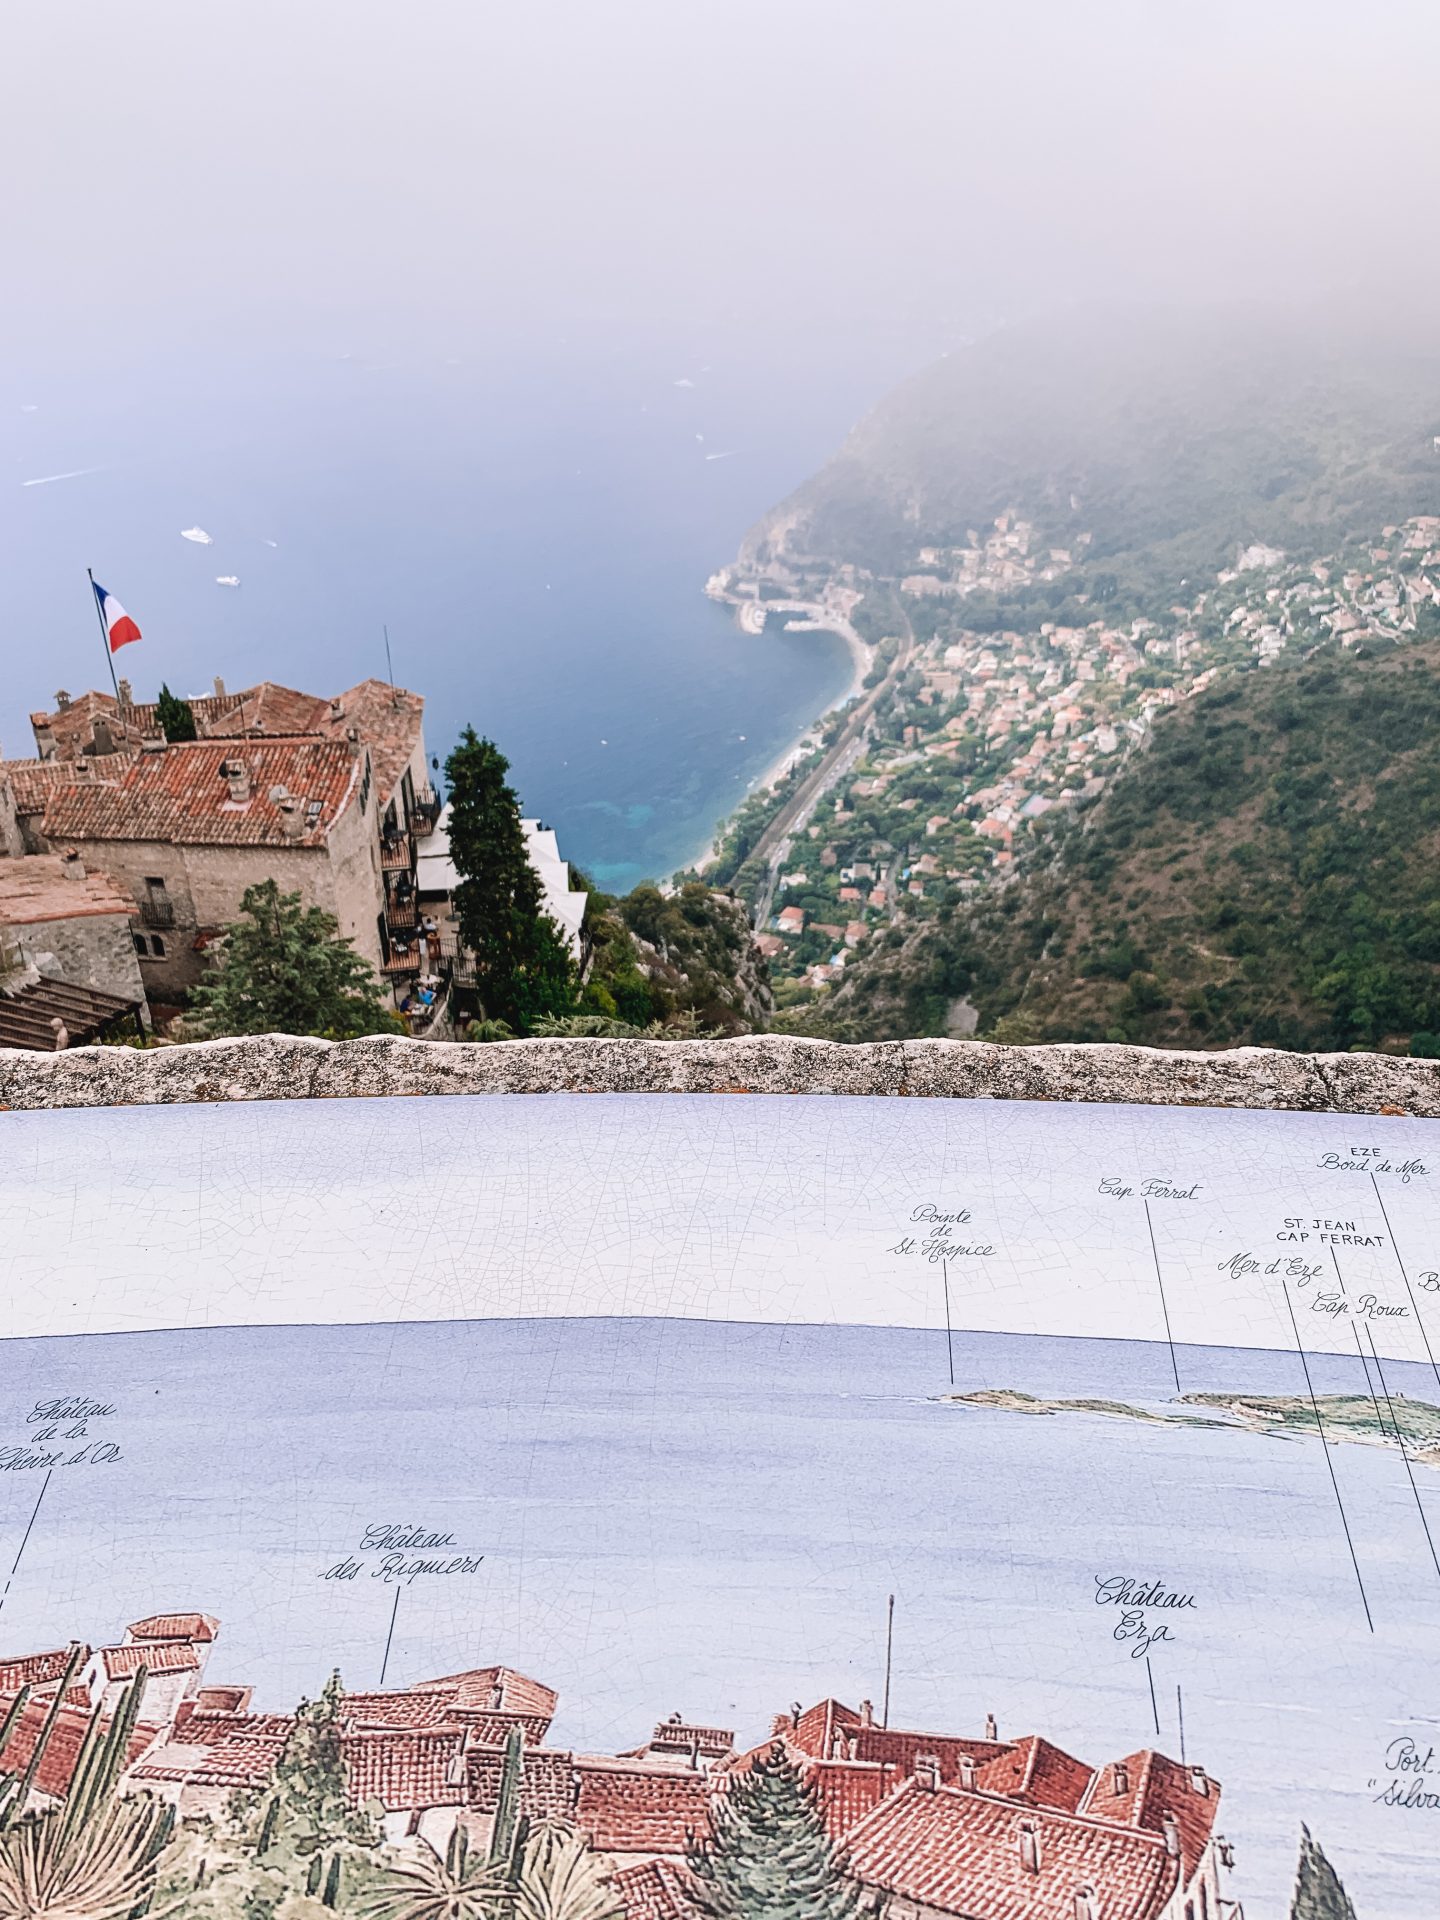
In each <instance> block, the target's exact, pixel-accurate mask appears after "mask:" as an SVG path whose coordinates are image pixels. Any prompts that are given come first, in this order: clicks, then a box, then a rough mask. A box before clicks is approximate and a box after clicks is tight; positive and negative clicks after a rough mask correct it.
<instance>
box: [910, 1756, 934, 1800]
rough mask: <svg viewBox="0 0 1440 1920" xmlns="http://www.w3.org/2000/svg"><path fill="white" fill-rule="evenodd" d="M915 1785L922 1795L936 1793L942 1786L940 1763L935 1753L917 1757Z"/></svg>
mask: <svg viewBox="0 0 1440 1920" xmlns="http://www.w3.org/2000/svg"><path fill="white" fill-rule="evenodd" d="M915 1784H916V1786H917V1787H919V1788H920V1790H921V1792H922V1793H934V1792H935V1791H936V1789H937V1788H938V1787H939V1785H940V1762H939V1759H938V1758H937V1757H936V1755H935V1754H933V1753H917V1754H916V1756H915Z"/></svg>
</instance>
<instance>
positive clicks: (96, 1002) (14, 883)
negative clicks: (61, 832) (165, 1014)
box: [0, 791, 150, 1052]
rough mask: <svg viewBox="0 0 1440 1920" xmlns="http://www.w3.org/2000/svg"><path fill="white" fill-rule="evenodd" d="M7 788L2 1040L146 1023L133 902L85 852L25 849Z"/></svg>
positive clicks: (67, 1040)
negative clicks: (92, 868) (91, 867)
mask: <svg viewBox="0 0 1440 1920" xmlns="http://www.w3.org/2000/svg"><path fill="white" fill-rule="evenodd" d="M3 807H4V794H3V791H0V849H8V857H4V858H0V1046H7V1047H29V1048H33V1049H36V1050H39V1051H47V1050H48V1051H51V1052H53V1051H55V1050H57V1048H60V1047H63V1046H84V1045H86V1044H88V1043H89V1042H90V1041H92V1040H95V1039H97V1038H98V1037H99V1036H100V1035H102V1034H106V1033H109V1032H110V1031H111V1030H112V1029H119V1028H122V1027H127V1026H128V1027H130V1028H131V1029H132V1030H133V1028H134V1027H135V1025H136V1024H137V1023H138V1025H140V1026H148V1025H149V1021H150V1010H149V1007H148V1005H147V1003H146V997H145V987H144V983H143V982H142V980H141V977H140V963H139V960H138V959H137V957H136V950H135V944H134V942H133V940H132V938H131V933H130V916H131V915H132V914H133V913H134V911H135V903H134V901H133V900H132V899H131V898H130V896H129V895H128V894H126V893H122V892H121V890H120V889H119V887H117V886H116V885H115V882H114V881H113V880H111V879H110V878H109V876H108V875H106V874H103V873H88V872H87V871H86V869H85V863H84V861H83V860H81V859H80V858H79V857H78V855H77V856H74V857H72V858H70V859H61V858H59V857H58V856H57V855H55V854H23V853H21V852H20V849H19V846H18V837H19V836H18V827H17V825H16V822H15V819H14V816H13V813H12V814H11V815H10V816H9V818H8V828H7V819H6V816H5V814H4V812H3Z"/></svg>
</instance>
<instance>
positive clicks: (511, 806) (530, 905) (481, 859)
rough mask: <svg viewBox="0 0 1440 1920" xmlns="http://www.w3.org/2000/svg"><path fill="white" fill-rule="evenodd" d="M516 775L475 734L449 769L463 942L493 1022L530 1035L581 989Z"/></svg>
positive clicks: (469, 730)
mask: <svg viewBox="0 0 1440 1920" xmlns="http://www.w3.org/2000/svg"><path fill="white" fill-rule="evenodd" d="M509 771H510V762H509V761H508V760H507V759H506V758H505V756H504V754H503V753H501V751H500V749H499V748H498V747H497V746H496V745H495V743H494V741H493V740H481V739H479V738H478V737H477V735H476V732H475V729H474V728H473V727H466V729H465V731H464V733H463V734H462V735H461V736H460V744H459V746H457V747H456V749H455V751H454V752H453V753H452V754H451V755H450V757H449V759H448V760H447V761H446V762H445V777H446V779H447V780H448V782H449V785H450V858H451V860H452V861H453V862H454V864H455V870H456V872H457V873H458V874H459V875H460V884H459V886H458V887H457V888H456V889H455V911H456V914H457V916H458V918H459V921H460V937H461V939H462V940H463V941H464V943H465V945H466V947H468V948H469V950H470V952H471V953H472V954H473V955H474V956H475V977H476V982H477V986H478V990H479V993H480V998H481V1001H482V1002H483V1004H484V1008H485V1012H486V1015H487V1016H488V1017H489V1018H490V1019H492V1020H504V1021H506V1022H507V1023H508V1024H509V1025H510V1026H511V1027H513V1028H514V1029H515V1030H516V1031H517V1032H519V1033H524V1032H525V1031H526V1030H527V1029H528V1027H529V1026H530V1025H531V1023H532V1022H533V1021H535V1020H536V1019H538V1018H539V1016H540V1015H541V1014H545V1013H564V1012H567V1011H568V1010H569V1009H570V1007H571V1006H573V1004H574V1000H575V984H576V983H575V969H574V967H573V966H572V965H571V962H570V956H569V954H568V953H567V952H566V949H565V943H564V941H563V940H562V939H561V937H560V930H559V928H558V927H557V926H556V925H555V922H554V921H553V920H552V919H551V918H550V916H549V915H548V914H547V913H546V912H545V911H544V910H543V908H542V905H541V895H540V880H539V876H538V875H537V874H536V872H535V869H534V868H533V867H532V866H531V864H530V861H529V858H528V856H527V854H526V852H525V836H524V834H523V832H522V831H521V828H520V802H519V801H518V800H517V799H516V797H515V789H514V788H513V787H512V786H510V785H509V783H508V782H507V781H506V778H505V776H506V774H507V773H508V772H509Z"/></svg>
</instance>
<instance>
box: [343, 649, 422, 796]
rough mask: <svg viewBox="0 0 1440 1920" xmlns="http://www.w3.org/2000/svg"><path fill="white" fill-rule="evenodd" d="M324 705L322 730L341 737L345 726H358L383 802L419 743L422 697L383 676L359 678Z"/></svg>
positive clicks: (392, 792) (344, 732)
mask: <svg viewBox="0 0 1440 1920" xmlns="http://www.w3.org/2000/svg"><path fill="white" fill-rule="evenodd" d="M324 708H325V711H324V715H323V717H322V719H321V721H320V723H319V724H320V728H321V731H322V732H325V733H328V734H330V735H331V736H332V738H335V739H341V740H343V739H344V738H345V737H346V732H347V729H348V728H350V727H357V728H358V729H359V732H360V738H361V739H362V740H363V741H364V742H365V744H366V746H367V747H369V749H370V761H371V765H372V766H373V767H374V769H375V789H376V792H377V793H378V794H379V796H380V805H381V806H382V807H385V806H387V805H388V804H389V802H390V799H391V797H392V796H393V794H394V792H395V789H396V788H397V787H398V786H399V784H400V779H401V776H402V774H403V773H404V771H405V769H406V767H407V766H408V765H409V763H410V758H411V756H412V754H413V753H414V751H415V749H416V747H417V746H418V745H419V742H420V733H421V729H422V727H423V725H424V721H425V702H424V700H423V698H422V697H421V696H420V695H419V694H418V693H410V692H408V691H407V689H406V688H404V687H392V686H390V685H388V684H387V682H385V681H384V680H362V681H361V682H360V683H359V685H358V686H354V687H350V688H349V689H347V691H346V692H344V693H342V694H341V695H340V696H339V698H338V700H335V701H329V700H327V701H325V702H324Z"/></svg>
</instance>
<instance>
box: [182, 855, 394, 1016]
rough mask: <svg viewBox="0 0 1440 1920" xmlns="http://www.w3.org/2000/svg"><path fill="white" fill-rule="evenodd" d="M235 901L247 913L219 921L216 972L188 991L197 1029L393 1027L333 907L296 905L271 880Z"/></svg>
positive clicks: (368, 970)
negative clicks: (242, 917) (221, 933)
mask: <svg viewBox="0 0 1440 1920" xmlns="http://www.w3.org/2000/svg"><path fill="white" fill-rule="evenodd" d="M240 908H241V911H242V912H243V913H244V914H245V915H247V916H248V917H247V918H246V919H245V920H237V921H235V922H234V923H233V924H232V925H230V926H228V927H227V928H226V929H225V942H224V945H223V947H222V948H221V950H220V955H219V965H218V967H217V969H216V971H215V973H214V974H213V975H212V976H211V978H210V979H209V980H208V981H206V982H204V983H203V984H202V985H200V986H198V987H196V988H195V989H194V991H193V993H192V995H191V1000H192V1002H193V1004H194V1006H195V1008H196V1010H197V1016H198V1017H197V1020H196V1025H197V1026H198V1027H199V1028H200V1030H201V1031H202V1032H204V1033H205V1034H207V1035H212V1036H213V1035H218V1034H230V1033H314V1034H326V1035H329V1036H330V1037H331V1038H332V1039H342V1040H343V1039H349V1038H351V1037H353V1036H354V1035H355V1034H360V1033H385V1032H389V1031H393V1030H394V1028H395V1024H396V1023H395V1018H394V1016H393V1015H392V1014H391V1013H390V1012H389V1011H388V1010H387V1009H386V1007H385V1005H384V988H383V987H382V986H381V985H380V982H379V981H378V980H377V979H376V978H375V975H374V972H373V971H372V969H371V967H370V965H369V962H368V961H366V960H363V959H362V958H361V957H360V955H359V954H358V953H356V951H355V949H354V947H353V946H352V944H351V943H350V941H348V940H342V939H341V938H340V928H339V923H338V922H337V920H336V919H335V916H334V915H333V914H330V913H325V912H323V911H322V910H321V909H320V908H319V907H302V906H301V904H300V895H299V894H298V893H281V891H280V889H279V887H278V886H277V885H276V884H275V882H274V881H273V880H265V881H262V882H261V884H260V885H259V886H254V887H247V888H246V889H245V893H244V896H243V898H242V899H241V902H240Z"/></svg>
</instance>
